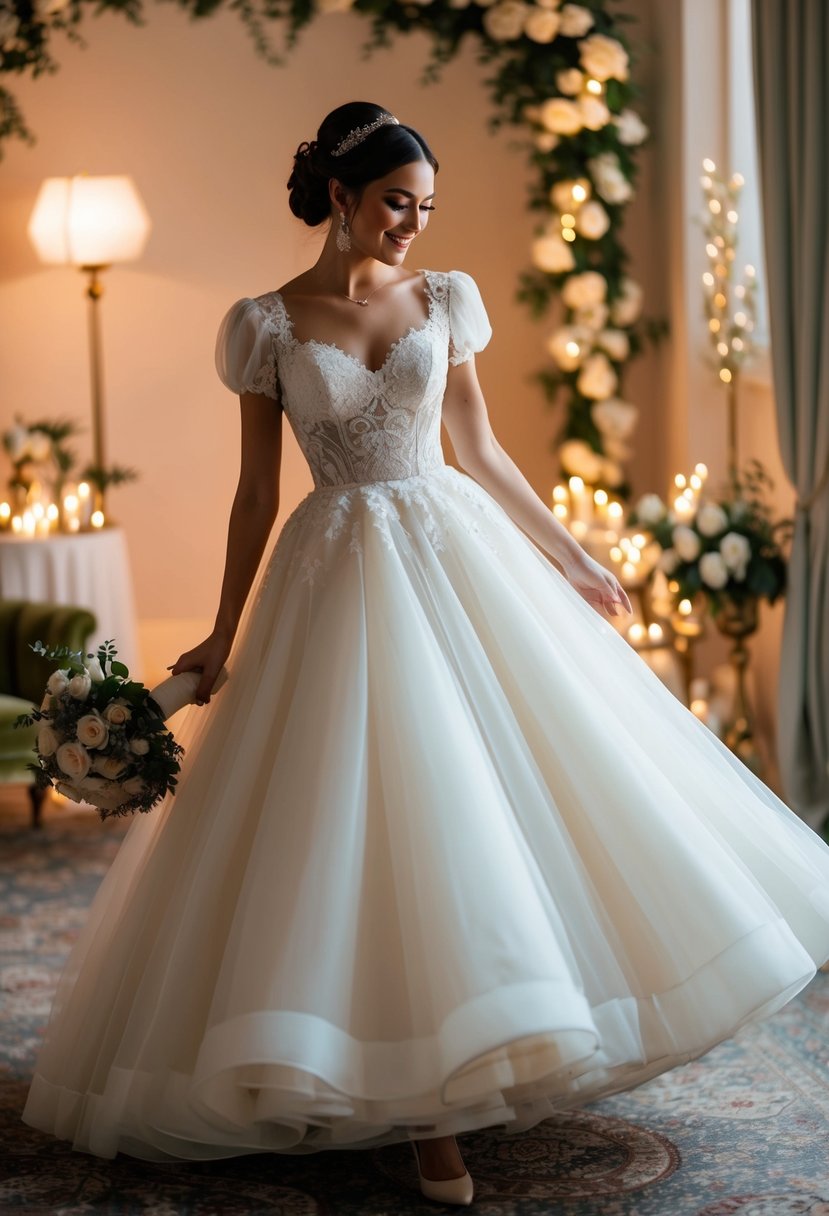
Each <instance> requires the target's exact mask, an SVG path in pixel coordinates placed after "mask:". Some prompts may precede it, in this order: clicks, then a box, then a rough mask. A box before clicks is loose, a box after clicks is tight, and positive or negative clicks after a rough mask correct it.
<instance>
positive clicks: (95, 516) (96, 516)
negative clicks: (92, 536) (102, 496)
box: [89, 511, 104, 528]
mask: <svg viewBox="0 0 829 1216" xmlns="http://www.w3.org/2000/svg"><path fill="white" fill-rule="evenodd" d="M89 522H90V523H91V524H92V527H93V528H103V526H104V513H103V511H93V512H92V516H91V518H90V521H89Z"/></svg>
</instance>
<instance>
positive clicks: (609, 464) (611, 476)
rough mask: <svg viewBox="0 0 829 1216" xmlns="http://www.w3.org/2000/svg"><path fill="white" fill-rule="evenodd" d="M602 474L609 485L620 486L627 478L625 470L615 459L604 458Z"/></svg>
mask: <svg viewBox="0 0 829 1216" xmlns="http://www.w3.org/2000/svg"><path fill="white" fill-rule="evenodd" d="M600 476H601V480H602V481H606V482H607V484H608V485H609V486H620V485H621V484H622V482H623V481H624V480H625V471H624V469H623V468H622V467H621V466H620V465H618V464H617V463H616V461H615V460H603V461H602V463H601V473H600Z"/></svg>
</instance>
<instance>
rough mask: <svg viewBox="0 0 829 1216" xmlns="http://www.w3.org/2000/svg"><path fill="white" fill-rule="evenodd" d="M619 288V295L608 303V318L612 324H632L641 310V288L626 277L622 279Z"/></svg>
mask: <svg viewBox="0 0 829 1216" xmlns="http://www.w3.org/2000/svg"><path fill="white" fill-rule="evenodd" d="M620 288H621V293H620V295H618V296H617V297H616V299H615V300H614V301H613V303H612V304H611V305H610V319H611V321H612V322H613V324H614V325H633V323H634V321H636V320H637V319H638V317H639V314H640V313H641V311H642V297H643V291H642V288H641V287H640V285H639V284H638V283H636V282H634V280H633V279H628V278H624V279H622V282H621V283H620Z"/></svg>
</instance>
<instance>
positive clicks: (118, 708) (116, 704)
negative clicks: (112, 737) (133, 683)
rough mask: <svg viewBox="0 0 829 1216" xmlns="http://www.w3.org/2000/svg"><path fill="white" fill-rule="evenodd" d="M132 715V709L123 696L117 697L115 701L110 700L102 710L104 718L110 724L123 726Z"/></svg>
mask: <svg viewBox="0 0 829 1216" xmlns="http://www.w3.org/2000/svg"><path fill="white" fill-rule="evenodd" d="M131 717H132V710H131V709H130V706H129V702H128V701H125V700H124V698H123V697H118V698H117V700H115V701H110V703H109V705H107V707H106V709H105V710H104V719H105V721H107V722H109V724H110V726H123V725H124V723H125V722H129V720H130V718H131Z"/></svg>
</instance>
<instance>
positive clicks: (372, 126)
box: [331, 114, 400, 156]
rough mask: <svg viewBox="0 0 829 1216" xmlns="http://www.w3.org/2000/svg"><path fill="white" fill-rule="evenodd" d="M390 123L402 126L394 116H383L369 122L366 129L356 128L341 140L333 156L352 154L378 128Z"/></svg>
mask: <svg viewBox="0 0 829 1216" xmlns="http://www.w3.org/2000/svg"><path fill="white" fill-rule="evenodd" d="M389 123H394V124H395V126H400V123H399V121H398V119H396V118H395V117H394V115H393V114H382V115H381V116H380V117H379V118H376V119H375V120H374V122H367V123H366V125H365V126H364V127H355V128H354V130H353V131H349V132H348V134H347V135H345V136H344V137H343V138H342V139H341V140H340V142H339V143H338V144H337V146H336V148H335V149H334V151H333V152H332V153H331V155H332V156H342V155H343V153H344V152H350V151H351V149H352V148H356V147H357V144H361V143H362V142H363V140H364V139H365V138H366V136H367V135H371V133H372V131H376V130H377V128H378V127H386V126H388V125H389Z"/></svg>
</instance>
